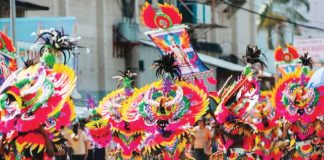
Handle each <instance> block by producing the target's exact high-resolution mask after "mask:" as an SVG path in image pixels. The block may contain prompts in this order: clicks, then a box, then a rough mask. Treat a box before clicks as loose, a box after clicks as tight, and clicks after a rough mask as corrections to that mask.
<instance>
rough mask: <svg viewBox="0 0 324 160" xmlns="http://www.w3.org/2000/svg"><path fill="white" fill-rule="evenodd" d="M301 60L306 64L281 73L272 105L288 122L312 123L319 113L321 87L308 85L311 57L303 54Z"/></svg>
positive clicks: (320, 108) (310, 73)
mask: <svg viewBox="0 0 324 160" xmlns="http://www.w3.org/2000/svg"><path fill="white" fill-rule="evenodd" d="M301 61H302V64H305V65H307V66H303V67H302V69H297V70H296V71H295V72H292V73H288V74H285V75H283V77H282V78H281V79H279V81H278V82H277V83H276V85H275V88H274V92H275V93H274V97H273V98H272V105H274V106H276V108H277V110H278V111H279V113H280V114H281V115H283V116H284V117H285V118H286V119H287V120H289V121H290V122H295V121H297V120H298V121H301V122H303V123H312V122H314V121H315V119H316V117H317V116H318V115H320V114H321V110H322V107H321V106H322V105H321V104H322V101H323V98H322V96H321V93H322V90H323V87H321V86H318V87H312V86H310V85H308V82H309V80H310V78H311V75H312V72H311V71H310V67H311V59H309V58H308V57H307V54H305V56H303V57H302V59H301ZM309 65H310V67H309Z"/></svg>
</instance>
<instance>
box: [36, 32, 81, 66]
mask: <svg viewBox="0 0 324 160" xmlns="http://www.w3.org/2000/svg"><path fill="white" fill-rule="evenodd" d="M79 39H80V37H76V38H73V37H70V36H69V35H67V34H65V33H64V30H63V28H62V30H61V31H59V30H56V29H53V28H51V29H49V30H41V31H40V33H39V34H38V35H37V39H36V41H37V43H36V45H41V47H40V54H41V56H42V59H41V61H43V62H45V63H46V64H47V66H49V67H52V66H53V65H54V64H55V63H56V58H55V56H60V55H63V62H64V64H66V63H67V62H68V61H69V59H70V54H71V51H72V50H73V49H74V48H77V47H81V46H79V45H78V44H77V42H78V40H79Z"/></svg>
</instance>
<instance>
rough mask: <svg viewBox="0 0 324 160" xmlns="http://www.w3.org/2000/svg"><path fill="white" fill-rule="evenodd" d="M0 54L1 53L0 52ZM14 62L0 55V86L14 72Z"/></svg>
mask: <svg viewBox="0 0 324 160" xmlns="http://www.w3.org/2000/svg"><path fill="white" fill-rule="evenodd" d="M0 53H1V52H0ZM16 68H17V67H16V60H15V58H14V57H10V56H8V55H5V54H2V53H1V54H0V84H2V83H3V82H4V81H5V79H6V78H7V77H9V75H10V74H11V73H12V72H13V71H14V70H16Z"/></svg>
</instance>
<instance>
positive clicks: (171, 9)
mask: <svg viewBox="0 0 324 160" xmlns="http://www.w3.org/2000/svg"><path fill="white" fill-rule="evenodd" d="M158 6H159V7H160V8H161V10H162V12H163V13H164V14H166V15H168V16H169V17H170V18H171V20H172V23H173V24H180V23H181V21H182V14H181V13H180V12H179V9H178V8H176V7H175V6H174V5H169V4H167V3H164V4H158Z"/></svg>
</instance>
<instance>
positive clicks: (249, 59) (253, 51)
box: [242, 44, 267, 68]
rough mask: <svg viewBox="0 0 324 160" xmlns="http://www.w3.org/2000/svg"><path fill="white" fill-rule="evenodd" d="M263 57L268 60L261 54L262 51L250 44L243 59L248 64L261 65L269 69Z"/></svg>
mask: <svg viewBox="0 0 324 160" xmlns="http://www.w3.org/2000/svg"><path fill="white" fill-rule="evenodd" d="M261 56H263V57H264V58H265V60H267V58H266V56H265V55H264V54H263V53H262V52H261V50H260V49H258V47H257V46H254V45H251V44H250V45H248V46H247V47H246V53H245V55H244V56H243V57H242V58H243V60H244V62H246V63H250V64H256V63H259V64H260V65H261V67H262V68H264V67H267V65H266V64H265V63H264V62H263V61H262V60H261Z"/></svg>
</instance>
